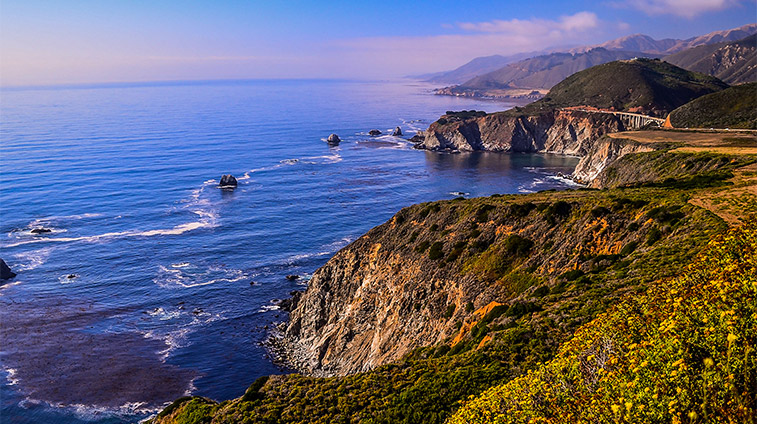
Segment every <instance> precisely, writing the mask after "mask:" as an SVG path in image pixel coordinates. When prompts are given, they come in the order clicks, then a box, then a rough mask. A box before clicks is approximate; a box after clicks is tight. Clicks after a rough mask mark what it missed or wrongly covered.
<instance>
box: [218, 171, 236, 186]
mask: <svg viewBox="0 0 757 424" xmlns="http://www.w3.org/2000/svg"><path fill="white" fill-rule="evenodd" d="M236 186H237V179H236V178H234V176H233V175H231V174H226V175H224V176H222V177H221V182H220V183H218V187H221V188H236Z"/></svg>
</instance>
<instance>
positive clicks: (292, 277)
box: [286, 274, 300, 281]
mask: <svg viewBox="0 0 757 424" xmlns="http://www.w3.org/2000/svg"><path fill="white" fill-rule="evenodd" d="M286 279H287V280H289V281H297V280H299V279H300V276H299V275H294V274H289V275H287V276H286Z"/></svg>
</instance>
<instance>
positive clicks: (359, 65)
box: [324, 12, 603, 76]
mask: <svg viewBox="0 0 757 424" xmlns="http://www.w3.org/2000/svg"><path fill="white" fill-rule="evenodd" d="M458 27H459V28H460V29H462V30H464V31H465V32H464V33H462V34H446V35H434V36H425V37H367V38H358V39H349V40H340V41H338V42H336V43H335V44H333V45H332V46H331V48H327V49H326V50H327V51H325V52H324V56H334V51H333V50H331V49H332V48H333V49H336V50H338V51H339V53H338V54H336V56H338V57H340V58H341V59H342V60H341V62H340V63H341V64H342V69H341V71H342V72H345V73H350V72H354V74H359V75H365V76H369V75H371V74H373V75H376V76H378V75H405V74H408V73H421V72H431V71H438V70H440V69H452V68H456V67H458V66H460V65H461V64H463V63H465V62H467V61H469V60H471V59H473V58H474V57H477V56H488V55H492V54H502V55H509V54H515V53H522V52H530V51H539V50H543V49H546V48H550V47H554V46H570V45H576V44H587V43H592V42H597V41H599V40H598V37H599V36H601V33H602V28H603V23H602V21H600V19H599V18H597V15H595V14H594V13H592V12H579V13H576V14H573V15H569V16H562V17H560V18H558V19H556V20H548V19H537V18H534V19H526V20H523V19H511V20H493V21H488V22H477V23H460V24H458ZM600 38H601V37H600Z"/></svg>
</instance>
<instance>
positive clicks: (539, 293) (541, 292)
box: [534, 285, 549, 297]
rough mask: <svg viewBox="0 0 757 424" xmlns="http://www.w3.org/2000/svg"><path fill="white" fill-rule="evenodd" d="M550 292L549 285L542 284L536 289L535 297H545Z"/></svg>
mask: <svg viewBox="0 0 757 424" xmlns="http://www.w3.org/2000/svg"><path fill="white" fill-rule="evenodd" d="M548 294H549V286H546V285H544V286H540V287H539V288H537V289H536V290H534V297H544V296H546V295H548Z"/></svg>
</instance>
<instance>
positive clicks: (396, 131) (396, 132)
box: [392, 127, 402, 137]
mask: <svg viewBox="0 0 757 424" xmlns="http://www.w3.org/2000/svg"><path fill="white" fill-rule="evenodd" d="M392 135H393V136H394V137H400V136H402V128H400V127H397V128H395V129H394V132H393V133H392Z"/></svg>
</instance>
